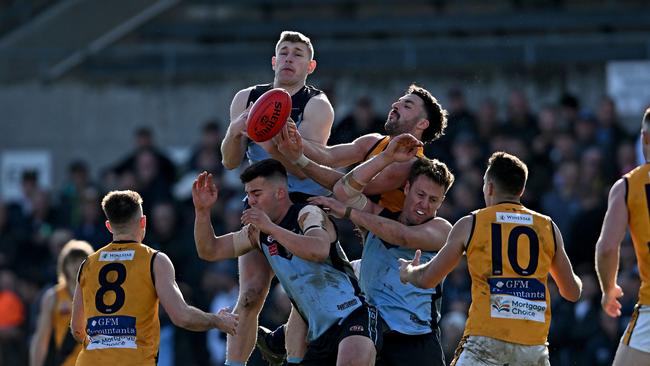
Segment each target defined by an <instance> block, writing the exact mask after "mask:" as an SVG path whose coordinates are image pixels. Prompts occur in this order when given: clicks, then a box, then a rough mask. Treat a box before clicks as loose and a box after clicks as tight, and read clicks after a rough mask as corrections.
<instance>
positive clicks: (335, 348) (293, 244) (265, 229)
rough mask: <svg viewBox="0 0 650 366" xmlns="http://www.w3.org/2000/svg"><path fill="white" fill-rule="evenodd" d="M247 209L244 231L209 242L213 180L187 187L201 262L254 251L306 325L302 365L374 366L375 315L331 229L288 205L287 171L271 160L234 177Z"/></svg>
mask: <svg viewBox="0 0 650 366" xmlns="http://www.w3.org/2000/svg"><path fill="white" fill-rule="evenodd" d="M241 180H242V183H244V185H245V189H246V197H247V199H248V203H249V205H250V206H251V208H249V209H247V210H245V211H244V213H243V214H242V218H241V220H242V224H244V227H243V228H242V229H241V230H239V231H237V232H232V233H228V234H225V235H222V236H219V237H217V236H215V234H214V230H213V228H212V224H211V221H210V210H211V208H212V207H213V206H214V204H215V203H216V201H217V198H218V191H217V188H216V186H215V184H214V182H213V179H212V175H210V174H207V173H205V172H204V173H201V174H200V175H199V177H198V178H197V180H196V181H195V182H194V185H193V187H192V198H193V201H194V207H195V213H196V219H195V223H194V237H195V240H196V248H197V251H198V253H199V256H200V257H201V258H202V259H205V260H209V261H216V260H220V259H225V258H233V257H238V256H240V255H244V254H245V253H248V252H250V251H253V250H260V251H261V252H262V253H263V254H264V256H265V257H266V259H267V260H268V262H269V263H270V265H271V267H272V268H273V270H274V272H275V273H276V276H277V277H278V279H279V280H280V283H281V284H282V287H283V288H284V289H285V291H286V292H287V294H288V295H289V298H290V299H291V301H292V302H293V304H294V307H295V308H296V309H297V310H298V312H299V313H300V315H301V316H302V317H303V319H304V320H305V321H306V322H307V324H308V326H309V333H308V337H307V338H308V342H309V344H308V347H307V353H306V354H305V356H304V358H303V360H302V362H301V364H302V365H333V364H341V365H374V362H375V356H376V349H375V345H376V344H379V343H380V341H381V338H380V337H381V332H379V331H378V329H377V320H378V319H377V314H376V311H375V310H374V308H370V307H368V306H367V305H366V304H365V302H364V300H363V298H362V297H361V295H360V289H359V286H358V284H357V281H356V278H355V277H354V274H353V272H352V268H351V266H350V264H349V262H348V260H347V257H346V256H345V253H344V252H343V250H342V248H341V246H340V244H339V242H338V237H337V232H336V228H335V226H334V223H333V222H332V221H331V220H330V219H329V218H328V217H327V215H326V214H325V213H324V212H323V211H322V210H321V209H319V208H318V207H316V206H313V205H305V204H294V203H292V202H291V200H290V198H289V195H288V187H287V173H286V170H285V169H284V167H283V166H282V164H281V163H280V162H278V161H276V160H273V159H267V160H262V161H260V162H257V163H255V164H253V165H251V166H250V167H248V168H247V169H246V170H245V171H244V172H243V173H242V174H241Z"/></svg>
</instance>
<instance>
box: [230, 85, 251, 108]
mask: <svg viewBox="0 0 650 366" xmlns="http://www.w3.org/2000/svg"><path fill="white" fill-rule="evenodd" d="M254 88H255V86H249V87H248V88H245V89H242V90H240V91H238V92H237V93H236V94H235V96H234V97H233V98H232V106H235V105H241V104H243V105H245V104H246V101H247V100H248V96H249V95H250V93H251V90H253V89H254Z"/></svg>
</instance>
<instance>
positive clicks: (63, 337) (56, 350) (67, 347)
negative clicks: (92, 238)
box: [29, 240, 93, 366]
mask: <svg viewBox="0 0 650 366" xmlns="http://www.w3.org/2000/svg"><path fill="white" fill-rule="evenodd" d="M92 252H93V247H92V246H90V244H88V243H87V242H85V241H81V240H70V241H69V242H67V243H66V244H65V245H64V246H63V248H62V249H61V252H60V253H59V257H58V260H57V265H56V272H57V275H58V283H57V284H56V285H55V286H53V287H51V288H50V289H48V290H47V291H46V292H45V294H44V295H43V299H42V300H41V309H40V313H39V315H38V323H37V325H36V331H35V332H34V337H32V342H31V345H30V348H29V365H30V366H72V365H74V363H75V361H76V360H77V354H79V351H81V345H80V344H79V343H78V342H76V341H75V340H74V338H73V337H72V334H70V314H71V312H72V295H73V294H74V289H75V284H76V281H75V276H76V275H77V272H79V266H81V263H82V262H83V261H84V260H85V259H86V258H87V257H88V256H89V255H90V254H91V253H92Z"/></svg>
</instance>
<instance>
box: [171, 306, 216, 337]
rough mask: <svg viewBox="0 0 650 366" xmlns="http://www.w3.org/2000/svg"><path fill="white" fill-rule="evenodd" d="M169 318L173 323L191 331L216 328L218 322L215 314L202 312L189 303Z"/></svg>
mask: <svg viewBox="0 0 650 366" xmlns="http://www.w3.org/2000/svg"><path fill="white" fill-rule="evenodd" d="M170 315H171V314H170ZM171 320H172V322H173V323H174V325H176V326H178V327H181V328H184V329H187V330H191V331H193V332H204V331H206V330H210V329H213V328H217V327H218V324H219V323H218V317H217V315H215V314H211V313H206V312H203V311H201V310H199V309H197V308H195V307H194V306H190V305H188V306H187V307H186V308H185V310H184V311H182V312H180V313H179V315H177V316H175V317H172V318H171Z"/></svg>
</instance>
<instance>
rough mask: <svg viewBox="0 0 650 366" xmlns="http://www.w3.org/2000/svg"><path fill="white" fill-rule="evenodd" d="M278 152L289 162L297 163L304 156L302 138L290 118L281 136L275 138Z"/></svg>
mask: <svg viewBox="0 0 650 366" xmlns="http://www.w3.org/2000/svg"><path fill="white" fill-rule="evenodd" d="M273 139H274V140H275V143H276V144H277V147H278V151H279V152H280V154H282V155H283V156H284V157H285V158H287V160H289V161H296V160H298V158H300V156H301V155H302V154H303V148H302V136H300V132H298V127H296V124H295V122H293V120H292V119H291V117H289V119H288V120H287V123H286V124H285V125H284V127H282V130H281V131H280V133H279V134H277V135H276V136H275V137H273Z"/></svg>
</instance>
